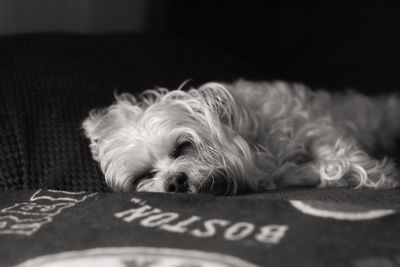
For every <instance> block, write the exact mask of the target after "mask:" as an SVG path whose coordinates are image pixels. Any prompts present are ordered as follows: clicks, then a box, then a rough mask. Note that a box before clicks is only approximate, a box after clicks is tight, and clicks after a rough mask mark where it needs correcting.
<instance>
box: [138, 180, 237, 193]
mask: <svg viewBox="0 0 400 267" xmlns="http://www.w3.org/2000/svg"><path fill="white" fill-rule="evenodd" d="M132 190H134V191H136V192H160V193H162V192H163V193H168V191H167V189H166V186H165V184H164V182H163V181H159V180H155V179H146V180H141V181H137V182H136V183H134V184H132ZM183 193H189V194H194V193H203V194H212V195H234V194H236V193H237V188H236V186H235V185H234V184H230V183H229V182H228V181H227V180H226V179H215V178H204V180H203V181H202V182H201V183H196V184H194V183H191V182H189V184H188V189H187V191H186V192H183Z"/></svg>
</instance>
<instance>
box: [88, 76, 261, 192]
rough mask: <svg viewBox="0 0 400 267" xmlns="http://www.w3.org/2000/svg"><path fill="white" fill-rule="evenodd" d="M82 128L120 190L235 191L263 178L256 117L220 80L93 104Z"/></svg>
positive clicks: (111, 182)
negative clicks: (96, 108) (108, 103)
mask: <svg viewBox="0 0 400 267" xmlns="http://www.w3.org/2000/svg"><path fill="white" fill-rule="evenodd" d="M83 128H84V130H85V134H86V136H87V137H88V138H89V139H90V141H91V145H90V146H91V150H92V153H93V157H94V159H95V160H97V161H99V162H100V166H101V169H102V171H103V172H104V174H105V178H106V182H107V184H108V185H109V186H110V187H111V188H113V189H114V190H122V191H129V190H137V191H152V192H190V193H195V192H202V191H207V192H214V193H217V194H235V193H239V192H245V191H253V190H255V188H256V186H257V175H258V171H259V170H258V168H257V149H256V148H255V147H254V145H255V144H254V143H253V142H254V141H255V140H254V139H255V136H256V132H257V121H256V119H255V117H254V116H253V115H252V114H251V113H250V112H249V111H248V110H247V109H246V108H245V107H243V106H242V105H241V104H240V103H239V101H238V100H237V99H236V98H235V97H234V95H232V94H231V92H229V90H227V89H226V87H225V86H224V85H222V84H219V83H208V84H205V85H203V86H201V87H200V88H199V89H198V90H195V89H190V90H188V91H187V92H184V91H182V90H175V91H168V90H166V89H158V90H149V91H146V92H145V93H144V94H142V95H141V97H140V98H139V100H138V99H136V98H135V97H133V96H132V95H130V94H122V95H119V96H116V103H115V104H113V105H112V106H110V107H109V108H108V109H106V110H103V111H93V112H91V114H90V116H89V117H88V118H87V119H86V120H85V121H84V123H83Z"/></svg>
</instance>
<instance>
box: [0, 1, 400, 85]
mask: <svg viewBox="0 0 400 267" xmlns="http://www.w3.org/2000/svg"><path fill="white" fill-rule="evenodd" d="M399 13H400V4H399V2H398V1H368V0H367V1H359V0H356V1H333V0H326V1H294V0H293V1H290V0H281V1H279V0H272V1H235V0H232V1H228V0H221V1H201V0H191V1H187V0H163V1H160V0H135V1H131V0H118V1H109V0H68V1H67V0H36V1H34V2H32V1H31V0H19V1H13V0H0V35H7V34H20V33H27V32H28V33H32V32H34V33H37V32H78V33H84V34H99V33H101V34H102V33H117V32H118V33H119V32H124V33H135V34H144V35H152V36H154V35H155V36H161V37H162V38H165V39H166V40H171V39H175V40H179V41H181V44H182V45H185V44H186V42H188V41H189V43H188V45H190V42H191V43H193V42H194V43H196V44H199V45H202V44H206V45H208V46H214V47H217V48H218V49H219V51H221V53H224V54H230V55H231V56H232V57H235V58H236V59H238V60H240V61H242V62H243V63H246V64H249V65H250V66H252V67H254V70H253V71H251V72H247V73H243V75H242V76H244V77H245V78H249V79H262V80H265V79H284V80H293V81H300V82H305V83H307V84H309V85H311V86H314V87H315V86H317V87H320V86H321V87H325V88H329V89H343V88H347V87H352V88H356V89H358V90H361V91H364V92H367V93H380V92H382V91H385V92H386V91H393V90H397V89H398V87H399V86H398V84H399V78H398V77H399V76H400V75H399V67H398V62H400V52H399V50H400V15H399ZM159 45H160V46H162V45H163V43H162V42H160V43H159ZM208 60H209V59H208ZM215 60H218V59H217V58H216V59H215ZM209 61H210V62H209V64H210V65H212V64H214V62H213V61H212V60H209ZM193 64H196V63H195V62H194V63H193ZM188 78H190V77H188Z"/></svg>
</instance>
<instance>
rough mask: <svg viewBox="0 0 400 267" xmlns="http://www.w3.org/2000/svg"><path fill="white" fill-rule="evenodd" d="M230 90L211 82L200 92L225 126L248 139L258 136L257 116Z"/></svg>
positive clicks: (202, 87)
mask: <svg viewBox="0 0 400 267" xmlns="http://www.w3.org/2000/svg"><path fill="white" fill-rule="evenodd" d="M228 88H229V86H228V85H223V84H220V83H215V82H211V83H206V84H204V85H202V86H201V87H200V88H199V89H198V90H199V92H200V94H201V96H202V97H203V99H204V101H205V103H206V104H207V106H208V107H209V109H210V110H212V112H213V113H215V114H218V116H219V118H220V120H221V122H222V123H223V124H225V125H226V126H227V127H229V128H230V129H233V130H234V131H236V132H238V133H240V135H241V136H243V137H244V138H246V139H247V138H251V137H254V136H256V134H257V129H258V122H257V119H256V117H255V115H254V114H253V113H252V112H251V111H250V110H249V109H248V108H247V107H246V106H245V105H243V104H242V101H241V100H240V99H238V97H237V96H235V95H234V92H232V91H230V90H229V89H228Z"/></svg>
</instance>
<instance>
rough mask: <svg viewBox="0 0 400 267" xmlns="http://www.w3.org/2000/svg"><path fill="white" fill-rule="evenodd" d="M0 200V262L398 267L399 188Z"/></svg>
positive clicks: (40, 193) (43, 193)
mask: <svg viewBox="0 0 400 267" xmlns="http://www.w3.org/2000/svg"><path fill="white" fill-rule="evenodd" d="M0 203H1V204H0V208H1V212H0V247H1V248H2V249H1V250H0V259H1V266H10V265H15V264H21V265H19V266H56V265H51V264H55V263H58V264H60V265H57V266H74V265H72V264H77V265H76V266H78V264H84V265H79V266H254V265H257V266H310V267H311V266H353V267H362V266H398V265H399V264H400V246H399V240H400V231H399V224H400V215H399V210H400V194H399V190H384V191H370V190H357V191H349V190H347V189H329V190H307V189H304V190H300V189H298V190H286V191H280V192H275V191H273V192H269V193H266V194H262V195H249V196H241V197H213V196H209V195H187V194H155V193H135V194H134V193H132V194H107V193H106V194H104V193H103V194H99V193H85V192H75V193H72V192H65V191H53V190H37V191H21V192H9V193H3V194H1V195H0ZM23 262H25V263H23ZM45 264H48V265H45ZM62 264H65V265H62ZM101 264H103V265H101ZM113 264H114V265H113ZM212 264H215V265H212ZM218 264H219V265H218Z"/></svg>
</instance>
